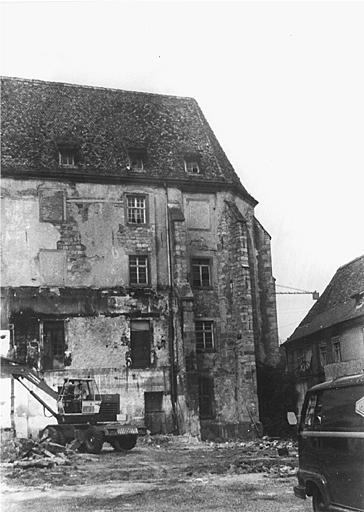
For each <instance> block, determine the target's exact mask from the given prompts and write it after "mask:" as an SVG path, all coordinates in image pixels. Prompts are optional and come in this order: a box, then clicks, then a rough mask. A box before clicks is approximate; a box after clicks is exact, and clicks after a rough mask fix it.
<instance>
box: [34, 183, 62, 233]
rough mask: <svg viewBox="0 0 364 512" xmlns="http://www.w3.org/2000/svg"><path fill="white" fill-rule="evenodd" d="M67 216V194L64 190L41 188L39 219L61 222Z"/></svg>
mask: <svg viewBox="0 0 364 512" xmlns="http://www.w3.org/2000/svg"><path fill="white" fill-rule="evenodd" d="M65 218H66V196H65V192H64V191H63V190H57V189H52V188H47V189H41V190H39V221H40V222H53V223H55V224H61V223H62V222H64V220H65Z"/></svg>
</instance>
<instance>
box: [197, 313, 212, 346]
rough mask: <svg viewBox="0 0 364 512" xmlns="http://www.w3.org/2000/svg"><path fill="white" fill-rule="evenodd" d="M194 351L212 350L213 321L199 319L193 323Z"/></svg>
mask: <svg viewBox="0 0 364 512" xmlns="http://www.w3.org/2000/svg"><path fill="white" fill-rule="evenodd" d="M195 332H196V351H197V352H212V351H213V350H214V323H213V322H212V321H211V320H201V321H198V322H196V323H195Z"/></svg>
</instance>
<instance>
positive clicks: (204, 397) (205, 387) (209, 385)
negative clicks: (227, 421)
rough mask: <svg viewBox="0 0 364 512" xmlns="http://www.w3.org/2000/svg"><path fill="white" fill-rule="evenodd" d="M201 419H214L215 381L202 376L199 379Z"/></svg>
mask: <svg viewBox="0 0 364 512" xmlns="http://www.w3.org/2000/svg"><path fill="white" fill-rule="evenodd" d="M199 403H200V418H201V419H210V418H213V417H214V379H213V378H212V377H206V376H203V375H200V377H199Z"/></svg>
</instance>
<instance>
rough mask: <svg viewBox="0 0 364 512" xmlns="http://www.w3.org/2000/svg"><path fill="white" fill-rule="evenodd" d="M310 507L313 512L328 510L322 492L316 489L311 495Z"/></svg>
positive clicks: (325, 511)
mask: <svg viewBox="0 0 364 512" xmlns="http://www.w3.org/2000/svg"><path fill="white" fill-rule="evenodd" d="M312 508H313V511H314V512H328V508H327V507H326V505H325V502H324V500H323V497H322V494H321V493H320V491H319V490H318V489H316V490H315V491H314V493H313V495H312Z"/></svg>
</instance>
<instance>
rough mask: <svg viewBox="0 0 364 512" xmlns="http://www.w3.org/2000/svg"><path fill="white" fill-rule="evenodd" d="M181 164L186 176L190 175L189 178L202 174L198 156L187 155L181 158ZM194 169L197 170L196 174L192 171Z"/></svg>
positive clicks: (195, 154) (194, 154) (193, 154)
mask: <svg viewBox="0 0 364 512" xmlns="http://www.w3.org/2000/svg"><path fill="white" fill-rule="evenodd" d="M183 163H184V167H185V172H186V173H187V174H190V175H191V176H197V175H200V174H202V169H201V156H200V154H198V153H193V152H191V153H187V154H186V155H184V157H183ZM194 168H196V169H197V172H196V171H194V170H193V169H194Z"/></svg>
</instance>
